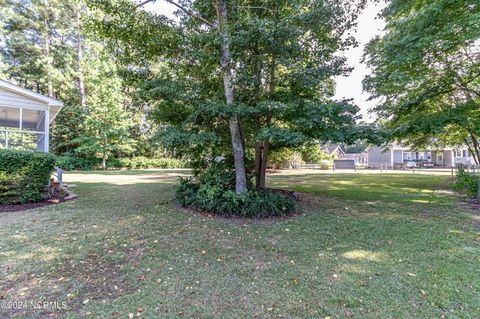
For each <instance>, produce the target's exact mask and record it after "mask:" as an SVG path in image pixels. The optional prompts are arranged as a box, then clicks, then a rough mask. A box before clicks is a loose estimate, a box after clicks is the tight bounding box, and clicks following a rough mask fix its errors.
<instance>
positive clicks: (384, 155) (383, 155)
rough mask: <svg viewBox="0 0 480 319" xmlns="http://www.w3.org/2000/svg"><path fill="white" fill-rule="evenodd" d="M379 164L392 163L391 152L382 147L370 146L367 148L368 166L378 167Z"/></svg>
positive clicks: (389, 164)
mask: <svg viewBox="0 0 480 319" xmlns="http://www.w3.org/2000/svg"><path fill="white" fill-rule="evenodd" d="M380 165H388V166H391V165H392V152H391V151H390V150H388V149H387V150H384V148H382V147H378V146H372V147H370V149H369V150H368V166H370V167H380Z"/></svg>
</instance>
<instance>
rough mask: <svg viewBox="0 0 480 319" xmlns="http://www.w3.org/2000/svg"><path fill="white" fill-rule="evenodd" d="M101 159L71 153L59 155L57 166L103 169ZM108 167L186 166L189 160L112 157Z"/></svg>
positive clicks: (67, 169) (73, 168)
mask: <svg viewBox="0 0 480 319" xmlns="http://www.w3.org/2000/svg"><path fill="white" fill-rule="evenodd" d="M101 164H102V163H101V160H99V159H96V158H81V157H75V156H71V155H62V156H58V157H57V166H58V167H61V168H62V169H64V170H66V171H71V170H95V169H101V166H102V165H101ZM107 167H110V168H127V169H145V168H185V167H187V162H186V161H184V160H180V159H175V158H148V157H132V158H112V159H109V160H108V161H107Z"/></svg>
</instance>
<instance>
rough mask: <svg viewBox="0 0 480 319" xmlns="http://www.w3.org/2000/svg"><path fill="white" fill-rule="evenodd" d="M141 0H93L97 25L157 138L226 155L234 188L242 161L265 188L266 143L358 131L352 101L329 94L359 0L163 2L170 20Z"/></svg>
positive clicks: (241, 176)
mask: <svg viewBox="0 0 480 319" xmlns="http://www.w3.org/2000/svg"><path fill="white" fill-rule="evenodd" d="M146 2H150V1H145V2H143V3H140V4H138V3H133V2H130V1H127V0H125V1H120V2H118V1H115V2H112V1H108V0H92V1H91V2H90V7H91V8H92V9H95V10H99V11H101V12H102V15H105V16H106V17H108V18H107V19H101V20H97V21H95V22H94V26H95V30H97V32H98V33H99V34H100V35H102V36H104V37H105V38H106V39H108V40H109V41H110V43H111V48H112V49H113V51H114V52H115V53H117V56H118V58H119V59H123V60H126V61H128V63H127V64H128V65H129V70H128V73H129V75H130V76H132V77H134V78H136V79H138V81H139V85H140V87H141V90H140V92H139V93H141V96H143V97H144V98H145V100H146V102H148V103H150V104H151V105H152V107H153V111H152V116H153V117H154V118H155V119H156V120H157V121H158V122H159V123H164V124H167V128H166V129H165V130H164V131H162V133H161V137H162V140H163V142H164V143H165V144H167V145H171V146H172V147H175V148H176V150H177V151H179V152H181V151H188V152H189V153H190V154H195V157H196V158H199V159H205V158H208V157H210V158H213V157H216V156H218V155H226V156H227V157H228V156H229V155H230V154H233V156H232V157H233V159H234V165H235V171H236V191H237V193H239V192H243V191H245V190H246V187H247V181H246V173H247V172H248V171H250V168H251V170H252V171H254V172H255V175H256V185H257V186H259V187H265V172H266V167H267V161H268V153H269V151H270V150H271V149H279V148H282V147H298V146H301V145H304V144H307V143H310V142H312V141H315V142H318V139H321V140H323V141H325V142H327V141H332V142H337V141H352V140H353V139H355V138H357V137H359V135H360V133H361V132H363V131H362V130H360V129H359V128H358V127H356V126H355V121H356V119H357V115H356V113H357V111H358V108H357V107H356V106H354V105H352V104H350V103H349V101H333V100H332V96H333V95H334V86H335V83H334V80H333V79H334V77H335V76H338V75H344V74H347V73H348V72H349V68H348V67H347V66H346V60H345V58H344V57H343V56H342V51H343V50H345V49H347V48H348V47H350V46H352V45H355V40H354V38H353V37H352V36H351V32H352V31H353V29H354V27H355V21H356V18H357V14H358V12H359V10H360V9H361V8H362V6H363V2H362V1H327V0H323V1H319V0H317V1H313V0H297V1H273V0H272V1H254V0H237V1H225V0H218V1H206V0H197V1H187V2H184V1H182V2H176V1H167V0H166V2H169V3H172V4H174V5H175V6H176V7H177V8H178V11H177V13H176V16H177V19H175V20H170V19H168V18H167V17H166V16H163V15H161V14H154V13H149V12H147V11H145V10H143V9H142V5H143V4H145V3H146ZM249 159H254V161H252V164H251V165H250V161H249Z"/></svg>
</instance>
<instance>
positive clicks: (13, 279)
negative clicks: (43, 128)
mask: <svg viewBox="0 0 480 319" xmlns="http://www.w3.org/2000/svg"><path fill="white" fill-rule="evenodd" d="M187 173H188V171H168V170H163V171H155V170H148V171H127V172H108V173H101V172H88V173H72V174H68V175H67V177H66V178H67V180H68V181H70V182H74V183H75V184H76V185H77V188H76V189H75V192H76V193H77V194H78V195H79V196H80V197H79V198H78V199H77V200H75V201H72V202H67V203H63V204H60V205H56V206H49V207H45V208H41V209H35V210H31V211H28V212H17V213H6V214H0V274H1V277H2V280H1V282H0V294H1V297H0V298H1V299H2V300H0V302H1V303H2V308H1V309H0V318H10V317H18V318H25V317H26V318H49V317H53V318H129V315H130V316H132V315H133V316H134V317H135V318H141V317H143V318H180V317H185V318H327V317H331V318H442V317H445V318H479V317H480V232H479V225H480V219H479V215H476V213H475V212H474V211H470V210H468V209H467V208H465V206H464V205H460V199H459V198H458V197H457V196H455V195H454V194H452V193H451V192H449V191H448V187H447V177H445V176H427V175H413V174H331V173H330V174H329V173H317V174H315V173H311V174H308V175H294V173H291V174H288V175H274V176H271V177H270V179H269V184H270V186H272V187H276V188H288V189H294V190H297V191H298V192H302V193H306V194H305V195H303V200H302V204H301V205H302V208H301V214H300V215H298V216H295V217H292V218H289V219H285V220H282V221H277V222H271V221H270V222H240V221H234V220H225V219H215V218H209V217H205V216H199V215H193V214H192V213H189V212H186V211H182V210H179V209H177V208H175V207H174V206H173V203H172V198H173V190H174V185H175V183H176V177H175V176H177V175H178V174H187ZM10 301H17V302H19V301H27V302H30V301H35V302H36V301H47V302H48V301H50V302H52V301H53V302H54V301H57V302H59V303H61V302H65V303H66V306H67V308H66V309H64V310H54V311H52V310H49V309H43V310H42V309H34V308H33V307H32V305H31V304H27V305H26V308H23V309H16V310H12V309H8V308H9V307H10V306H12V304H11V303H9V302H10ZM21 305H22V306H25V304H21ZM60 306H61V305H60Z"/></svg>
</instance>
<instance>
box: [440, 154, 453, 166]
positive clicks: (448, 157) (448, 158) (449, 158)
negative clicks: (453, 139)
mask: <svg viewBox="0 0 480 319" xmlns="http://www.w3.org/2000/svg"><path fill="white" fill-rule="evenodd" d="M443 165H445V166H446V167H452V166H455V157H454V155H453V151H443Z"/></svg>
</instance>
